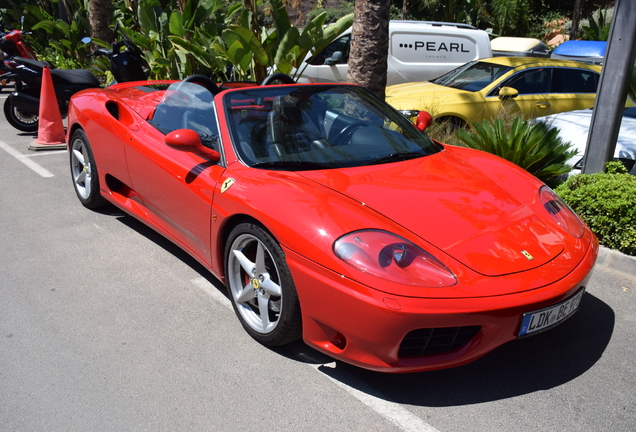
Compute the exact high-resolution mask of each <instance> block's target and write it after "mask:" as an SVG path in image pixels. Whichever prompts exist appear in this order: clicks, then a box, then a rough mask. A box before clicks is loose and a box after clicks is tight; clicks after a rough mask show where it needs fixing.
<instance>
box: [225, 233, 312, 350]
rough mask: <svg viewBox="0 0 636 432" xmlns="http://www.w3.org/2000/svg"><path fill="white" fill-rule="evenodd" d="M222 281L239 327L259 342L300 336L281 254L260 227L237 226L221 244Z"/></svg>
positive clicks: (271, 342) (286, 340)
mask: <svg viewBox="0 0 636 432" xmlns="http://www.w3.org/2000/svg"><path fill="white" fill-rule="evenodd" d="M225 269H226V273H225V275H226V283H227V287H228V292H229V294H230V299H231V300H232V305H233V307H234V311H235V312H236V315H237V316H238V318H239V320H240V321H241V324H242V325H243V328H245V330H246V331H247V332H248V333H249V334H250V336H252V337H253V338H254V339H256V340H257V341H258V342H260V343H262V344H263V345H269V346H278V345H284V344H287V343H290V342H293V341H295V340H298V339H299V338H300V336H301V330H302V328H301V317H300V304H299V302H298V295H297V293H296V287H295V286H294V281H293V280H292V277H291V273H290V272H289V268H288V267H287V263H286V262H285V256H284V254H283V251H282V249H281V248H280V246H279V245H278V243H277V242H276V241H275V240H274V239H273V237H272V236H271V235H270V234H269V233H267V232H266V231H265V230H264V229H263V228H261V227H260V226H258V225H255V224H251V223H243V224H240V225H237V226H236V227H235V228H234V229H233V230H232V232H231V234H230V237H229V238H228V241H227V243H226V246H225Z"/></svg>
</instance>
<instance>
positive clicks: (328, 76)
mask: <svg viewBox="0 0 636 432" xmlns="http://www.w3.org/2000/svg"><path fill="white" fill-rule="evenodd" d="M350 43H351V28H349V29H348V30H346V31H345V32H344V33H343V34H342V35H341V36H340V37H339V38H338V39H336V40H335V41H333V42H332V43H331V44H330V45H329V46H327V47H326V48H325V49H324V50H322V51H321V52H320V53H318V54H317V55H315V56H314V57H309V56H308V58H307V59H306V60H305V63H303V65H302V67H304V68H305V69H304V70H303V69H302V67H301V72H302V75H300V78H299V79H298V82H333V81H337V82H346V81H347V62H348V60H349V45H350ZM486 57H492V51H491V48H490V39H489V37H488V33H486V32H485V31H483V30H478V29H476V28H475V27H473V26H470V25H467V24H453V23H443V22H428V21H390V22H389V53H388V59H387V66H388V70H387V83H386V84H387V86H389V85H393V84H401V83H405V82H413V81H428V80H430V79H433V78H436V77H438V76H440V75H442V74H443V73H445V72H448V71H449V70H451V69H454V68H456V67H457V66H460V65H463V64H464V63H467V62H469V61H472V60H477V59H480V58H486Z"/></svg>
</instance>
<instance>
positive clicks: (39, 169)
mask: <svg viewBox="0 0 636 432" xmlns="http://www.w3.org/2000/svg"><path fill="white" fill-rule="evenodd" d="M0 148H1V149H2V150H4V151H6V152H7V153H9V154H10V155H11V156H13V157H14V158H16V159H17V160H19V161H20V162H22V163H23V164H25V165H26V166H28V167H29V168H31V169H32V170H33V171H35V172H36V173H37V174H39V175H41V176H42V177H53V173H52V172H50V171H48V170H47V169H45V168H43V167H42V166H40V165H38V164H37V163H35V162H33V161H32V160H31V159H29V156H28V155H24V154H22V153H20V152H19V151H17V150H16V149H14V148H13V147H11V146H10V145H8V144H7V143H5V142H3V141H0Z"/></svg>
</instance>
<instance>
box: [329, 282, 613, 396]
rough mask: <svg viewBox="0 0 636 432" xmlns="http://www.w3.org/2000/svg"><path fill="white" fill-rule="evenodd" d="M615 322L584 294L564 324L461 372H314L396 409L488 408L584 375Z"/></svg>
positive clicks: (600, 303)
mask: <svg viewBox="0 0 636 432" xmlns="http://www.w3.org/2000/svg"><path fill="white" fill-rule="evenodd" d="M614 319H615V317H614V311H613V310H612V309H611V308H610V307H609V306H608V305H607V304H606V303H604V302H603V301H601V300H599V299H598V298H596V297H594V296H593V295H592V294H590V293H585V295H584V296H583V298H582V300H581V306H580V309H579V310H578V311H577V313H576V314H574V315H573V316H572V317H571V318H570V319H568V320H567V321H565V322H564V323H563V324H561V325H559V326H558V327H556V328H554V329H551V330H549V331H547V332H545V333H541V334H539V335H536V336H532V337H529V338H527V339H521V340H514V341H511V342H509V343H507V344H505V345H503V346H501V347H499V348H497V349H496V350H494V351H492V352H491V353H489V354H487V355H486V356H484V357H482V358H481V359H479V360H476V361H474V362H472V363H469V364H467V365H465V366H461V367H457V368H452V369H444V370H439V371H432V372H421V373H413V374H398V375H392V374H383V373H378V372H371V371H367V370H363V369H359V368H355V367H353V366H350V365H346V364H343V363H340V362H338V364H337V367H336V368H335V369H329V368H320V369H319V370H321V371H322V372H324V373H325V374H327V375H330V376H331V377H332V378H334V379H337V380H339V381H342V382H343V383H344V384H347V385H349V386H351V387H354V388H358V390H360V391H364V392H371V393H372V394H373V393H375V394H374V396H376V397H379V398H381V399H386V400H390V401H393V402H397V403H403V404H411V405H420V406H429V407H446V406H457V405H468V404H476V403H482V402H490V401H495V400H499V399H506V398H510V397H515V396H519V395H524V394H528V393H532V392H536V391H538V390H546V389H550V388H553V387H557V386H560V385H562V384H565V383H567V382H569V381H571V380H573V379H575V378H576V377H578V376H580V375H582V374H584V373H585V372H586V371H587V370H588V369H590V368H591V367H592V366H593V365H594V364H595V363H596V362H597V361H598V360H599V359H600V358H601V356H602V355H603V352H604V351H605V349H606V347H607V345H608V344H609V341H610V339H611V337H612V333H613V330H614ZM365 390H366V391H365Z"/></svg>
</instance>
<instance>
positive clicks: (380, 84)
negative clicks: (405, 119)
mask: <svg viewBox="0 0 636 432" xmlns="http://www.w3.org/2000/svg"><path fill="white" fill-rule="evenodd" d="M389 5H390V1H389V0H356V4H355V9H354V20H353V26H352V28H351V53H350V55H349V71H348V72H347V81H348V82H350V83H354V84H359V85H361V86H362V87H365V88H366V89H367V90H369V91H371V92H372V93H375V94H376V95H377V96H378V97H380V98H381V99H384V89H385V87H386V71H387V65H386V59H387V54H388V52H389Z"/></svg>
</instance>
